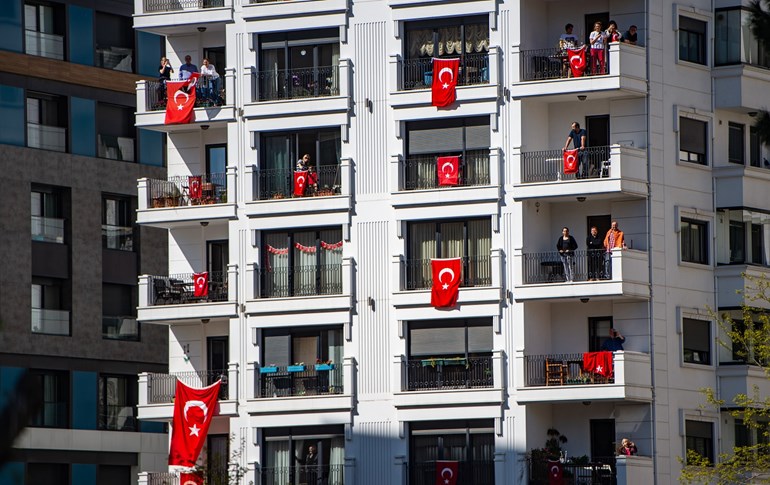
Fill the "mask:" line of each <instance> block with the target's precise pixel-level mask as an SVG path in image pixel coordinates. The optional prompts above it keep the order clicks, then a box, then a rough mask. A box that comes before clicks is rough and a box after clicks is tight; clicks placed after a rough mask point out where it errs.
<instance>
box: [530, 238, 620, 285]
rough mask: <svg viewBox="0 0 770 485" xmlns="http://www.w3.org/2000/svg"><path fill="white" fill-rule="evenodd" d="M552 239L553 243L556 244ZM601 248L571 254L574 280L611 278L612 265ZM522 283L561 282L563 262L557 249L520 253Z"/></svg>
mask: <svg viewBox="0 0 770 485" xmlns="http://www.w3.org/2000/svg"><path fill="white" fill-rule="evenodd" d="M555 241H556V240H555V239H554V245H555V244H556V242H555ZM607 258H609V255H607V253H606V252H605V251H604V250H603V249H596V250H578V251H575V252H574V255H573V256H572V260H573V268H572V271H573V275H574V278H573V280H574V281H588V280H589V279H611V278H612V266H611V260H608V259H607ZM522 262H523V269H524V284H525V285H526V284H533V283H561V282H563V281H565V277H564V263H562V260H561V256H560V255H559V252H558V251H548V252H544V253H524V254H523V255H522Z"/></svg>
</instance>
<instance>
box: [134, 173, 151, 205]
mask: <svg viewBox="0 0 770 485" xmlns="http://www.w3.org/2000/svg"><path fill="white" fill-rule="evenodd" d="M149 185H150V180H149V179H147V178H144V177H142V178H140V179H139V180H137V188H136V190H137V194H136V195H137V202H138V210H140V211H143V210H147V208H149V207H152V204H150V199H149V196H150V190H149Z"/></svg>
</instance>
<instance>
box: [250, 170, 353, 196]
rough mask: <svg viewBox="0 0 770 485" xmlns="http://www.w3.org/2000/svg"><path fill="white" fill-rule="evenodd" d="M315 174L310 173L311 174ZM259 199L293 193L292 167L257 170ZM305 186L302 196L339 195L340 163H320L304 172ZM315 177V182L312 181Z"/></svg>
mask: <svg viewBox="0 0 770 485" xmlns="http://www.w3.org/2000/svg"><path fill="white" fill-rule="evenodd" d="M313 173H314V174H315V175H312V174H313ZM258 176H259V195H258V197H259V200H267V199H289V198H292V197H296V196H295V195H294V169H293V168H272V169H266V170H260V171H259V175H258ZM306 179H308V180H306V183H307V186H306V188H305V191H304V195H303V197H328V196H330V195H339V194H340V193H341V187H342V173H341V167H340V165H321V166H319V167H317V168H316V167H313V172H309V171H308V172H307V173H306ZM313 179H315V181H314V182H315V183H313Z"/></svg>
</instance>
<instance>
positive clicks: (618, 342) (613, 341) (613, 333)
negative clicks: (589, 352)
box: [602, 328, 626, 352]
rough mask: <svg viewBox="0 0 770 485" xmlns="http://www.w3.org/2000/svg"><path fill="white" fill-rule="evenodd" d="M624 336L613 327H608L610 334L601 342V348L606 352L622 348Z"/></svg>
mask: <svg viewBox="0 0 770 485" xmlns="http://www.w3.org/2000/svg"><path fill="white" fill-rule="evenodd" d="M625 341H626V338H625V337H624V336H623V335H622V334H621V333H620V332H619V331H617V330H615V329H614V328H610V336H609V338H608V339H607V340H605V341H604V342H602V350H604V351H606V352H616V351H618V350H623V343H624V342H625Z"/></svg>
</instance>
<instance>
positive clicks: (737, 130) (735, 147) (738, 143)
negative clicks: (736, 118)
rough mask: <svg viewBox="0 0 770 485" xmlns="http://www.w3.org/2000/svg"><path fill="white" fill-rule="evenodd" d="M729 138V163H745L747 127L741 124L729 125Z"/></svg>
mask: <svg viewBox="0 0 770 485" xmlns="http://www.w3.org/2000/svg"><path fill="white" fill-rule="evenodd" d="M728 129H729V133H730V134H729V137H728V140H727V161H728V162H730V163H739V164H741V165H743V164H744V163H745V158H746V156H745V152H746V148H745V146H744V144H745V141H744V140H745V133H746V125H742V124H740V123H732V122H731V123H730V124H729V128H728Z"/></svg>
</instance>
